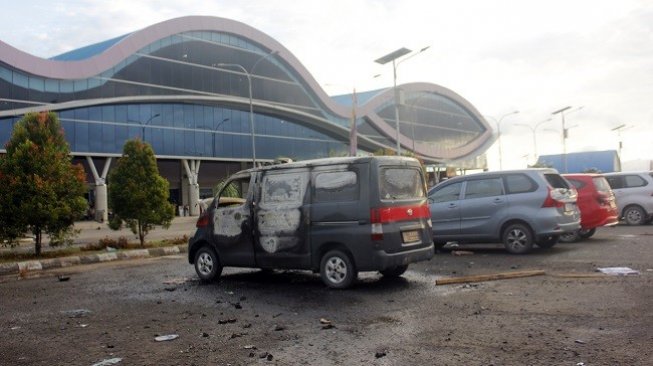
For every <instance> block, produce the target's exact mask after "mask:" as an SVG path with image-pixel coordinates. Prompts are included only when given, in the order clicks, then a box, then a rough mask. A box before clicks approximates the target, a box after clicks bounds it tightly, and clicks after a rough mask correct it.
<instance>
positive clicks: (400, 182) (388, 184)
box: [379, 168, 426, 200]
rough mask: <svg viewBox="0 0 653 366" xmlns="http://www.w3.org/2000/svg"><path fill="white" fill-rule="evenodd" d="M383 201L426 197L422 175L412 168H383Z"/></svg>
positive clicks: (381, 176) (381, 174)
mask: <svg viewBox="0 0 653 366" xmlns="http://www.w3.org/2000/svg"><path fill="white" fill-rule="evenodd" d="M379 185H380V192H381V199H388V200H389V199H393V200H395V199H409V198H421V197H425V196H426V193H425V192H424V185H423V184H422V173H421V172H420V171H419V170H417V169H411V168H383V169H381V173H380V176H379Z"/></svg>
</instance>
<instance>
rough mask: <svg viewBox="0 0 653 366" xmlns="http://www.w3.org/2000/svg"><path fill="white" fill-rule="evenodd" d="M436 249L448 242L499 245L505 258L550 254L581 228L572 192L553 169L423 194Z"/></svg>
mask: <svg viewBox="0 0 653 366" xmlns="http://www.w3.org/2000/svg"><path fill="white" fill-rule="evenodd" d="M428 197H429V205H430V211H431V221H432V222H433V240H434V243H435V245H436V248H438V247H441V246H443V245H444V244H446V243H447V242H450V241H455V242H458V243H503V244H504V246H505V248H506V250H508V251H509V252H510V253H515V254H521V253H527V252H529V251H530V250H531V249H532V248H533V245H534V244H535V245H537V246H539V247H541V248H550V247H552V246H554V245H555V244H556V243H557V242H558V238H559V237H560V235H562V234H564V233H565V232H570V231H575V230H578V229H579V228H580V213H579V211H578V208H577V206H576V196H575V190H573V189H572V188H571V187H570V186H569V184H568V183H567V181H565V179H564V178H562V176H560V174H558V172H557V171H556V170H555V169H523V170H512V171H501V172H485V173H478V174H470V175H465V176H459V177H454V178H451V179H449V180H447V181H445V182H443V183H440V184H439V185H437V186H435V187H433V188H432V189H431V190H430V191H429V194H428Z"/></svg>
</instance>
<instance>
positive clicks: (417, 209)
mask: <svg viewBox="0 0 653 366" xmlns="http://www.w3.org/2000/svg"><path fill="white" fill-rule="evenodd" d="M419 219H431V211H429V206H428V204H426V203H424V204H421V205H412V206H395V207H383V208H372V209H371V210H370V223H371V224H372V233H371V234H372V240H383V224H389V223H392V222H400V221H410V220H419Z"/></svg>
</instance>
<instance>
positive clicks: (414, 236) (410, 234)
mask: <svg viewBox="0 0 653 366" xmlns="http://www.w3.org/2000/svg"><path fill="white" fill-rule="evenodd" d="M401 236H402V238H403V240H404V243H413V242H416V241H419V231H417V230H410V231H403V232H402V233H401Z"/></svg>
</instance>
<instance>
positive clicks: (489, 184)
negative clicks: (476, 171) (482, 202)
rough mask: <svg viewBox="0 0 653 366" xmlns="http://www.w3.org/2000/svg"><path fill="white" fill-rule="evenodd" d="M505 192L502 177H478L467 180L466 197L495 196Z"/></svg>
mask: <svg viewBox="0 0 653 366" xmlns="http://www.w3.org/2000/svg"><path fill="white" fill-rule="evenodd" d="M502 194H503V184H502V183H501V179H500V178H490V179H478V180H470V181H467V186H466V187H465V199H472V198H481V197H493V196H500V195H502Z"/></svg>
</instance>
